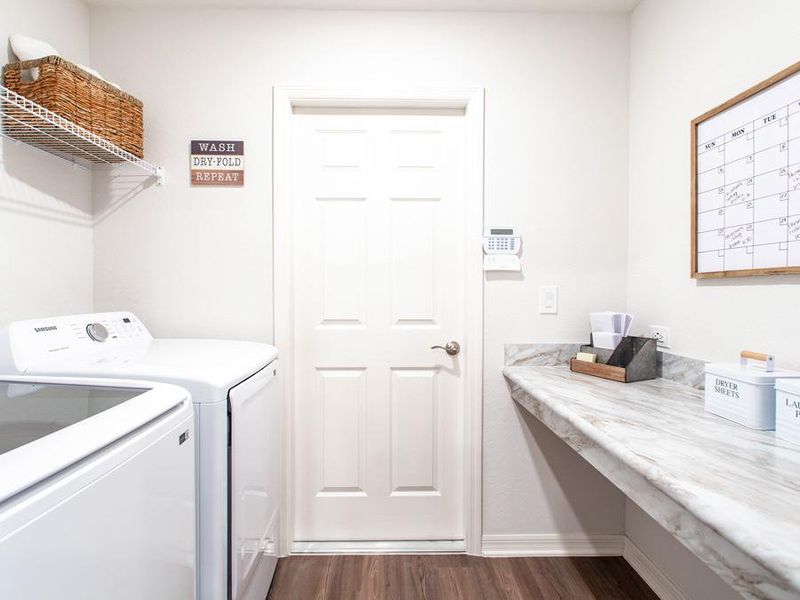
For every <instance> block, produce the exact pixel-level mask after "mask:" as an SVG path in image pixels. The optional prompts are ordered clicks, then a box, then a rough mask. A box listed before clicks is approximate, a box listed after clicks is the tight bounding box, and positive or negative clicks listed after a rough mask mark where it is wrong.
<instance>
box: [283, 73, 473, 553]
mask: <svg viewBox="0 0 800 600" xmlns="http://www.w3.org/2000/svg"><path fill="white" fill-rule="evenodd" d="M304 108H312V109H361V108H364V109H391V110H396V109H408V110H430V109H453V110H463V111H464V117H463V118H464V119H466V121H465V125H466V138H467V148H466V169H465V171H466V172H465V181H464V196H465V200H466V204H467V207H466V211H467V214H466V218H467V235H466V239H465V240H463V242H464V243H465V244H466V251H465V252H466V254H465V256H466V270H467V272H466V276H465V277H466V293H465V297H466V307H465V309H466V322H467V332H466V337H465V339H464V343H465V344H467V345H468V347H469V348H470V353H469V360H468V364H467V365H465V366H466V372H467V375H466V381H465V390H464V402H465V406H464V448H465V453H464V461H463V469H464V474H463V475H464V518H465V521H466V522H465V524H464V525H465V526H464V532H465V547H466V552H467V553H468V554H474V555H480V554H481V537H482V519H481V517H482V515H481V508H482V456H483V451H482V437H483V429H482V428H483V268H482V264H483V250H482V247H481V241H482V236H483V207H484V202H483V198H484V189H483V187H484V138H483V136H484V89H483V88H481V87H463V88H429V87H408V88H376V87H370V86H355V87H328V86H276V87H275V88H274V89H273V145H272V151H273V152H272V156H273V190H272V192H273V278H274V311H275V312H274V322H275V341H274V343H275V346H277V348H278V349H279V351H280V353H281V363H282V365H283V373H282V375H281V382H280V385H281V389H282V394H283V406H284V423H283V427H282V440H281V442H282V444H281V445H282V451H283V461H282V463H283V473H282V477H281V480H282V483H281V489H282V502H281V511H282V513H283V514H282V517H281V524H282V532H281V554H282V555H286V554H289V552H290V550H291V547H292V543H293V542H294V534H293V524H294V514H293V503H294V498H293V494H294V465H295V463H294V455H293V448H294V440H293V438H292V436H293V432H294V389H293V387H294V360H293V355H294V308H293V307H294V283H293V275H292V264H293V258H294V257H293V244H294V239H293V233H292V232H293V227H292V223H293V221H292V219H293V211H292V202H291V198H292V188H291V182H292V163H291V142H292V138H291V136H292V118H293V115H294V111H295V110H296V109H304ZM434 549H435V548H434ZM368 550H369V548H366V547H364V548H361V550H360V551H362V552H363V551H368ZM423 550H425V546H424V545H421V546H420V548H419V549H417V548H411V547H409V546H407V545H403V544H400V543H398V544H397V547H396V548H395V547H393V545H392V544H387V543H385V542H384V543H381V544H379V545H376V546H375V551H381V552H415V551H423ZM326 551H328V552H331V551H341V552H347V551H348V548H347V547H346V546H343V547H342V548H336V547H334V546H330V545H326ZM350 551H352V550H350Z"/></svg>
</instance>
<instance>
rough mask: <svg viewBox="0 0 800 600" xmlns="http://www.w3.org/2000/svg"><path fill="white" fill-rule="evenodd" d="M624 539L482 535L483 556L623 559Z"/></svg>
mask: <svg viewBox="0 0 800 600" xmlns="http://www.w3.org/2000/svg"><path fill="white" fill-rule="evenodd" d="M624 547H625V536H624V535H622V534H615V535H561V534H557V533H552V534H550V533H544V534H541V533H539V534H511V535H484V536H483V555H484V556H622V552H623V550H624Z"/></svg>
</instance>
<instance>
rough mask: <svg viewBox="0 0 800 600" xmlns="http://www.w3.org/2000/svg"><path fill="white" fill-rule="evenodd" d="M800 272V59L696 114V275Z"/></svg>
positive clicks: (693, 138)
mask: <svg viewBox="0 0 800 600" xmlns="http://www.w3.org/2000/svg"><path fill="white" fill-rule="evenodd" d="M780 273H800V63H798V64H796V65H794V66H792V67H790V68H788V69H786V70H784V71H782V72H780V73H778V74H777V75H774V76H773V77H771V78H769V79H768V80H766V81H764V82H762V83H760V84H758V85H756V86H754V87H753V88H750V89H749V90H747V91H745V92H743V93H742V94H739V95H738V96H736V97H735V98H732V99H731V100H729V101H728V102H726V103H725V104H723V105H721V106H719V107H717V108H715V109H713V110H711V111H709V112H707V113H706V114H704V115H702V116H700V117H698V118H697V119H695V120H694V121H692V277H697V278H704V277H728V276H738V275H765V274H780Z"/></svg>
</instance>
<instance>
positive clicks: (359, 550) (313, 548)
mask: <svg viewBox="0 0 800 600" xmlns="http://www.w3.org/2000/svg"><path fill="white" fill-rule="evenodd" d="M465 550H466V545H465V544H464V540H442V541H435V542H426V541H412V542H395V541H389V542H371V541H363V542H294V543H293V544H292V554H432V553H449V554H455V553H460V554H463V553H464V551H465Z"/></svg>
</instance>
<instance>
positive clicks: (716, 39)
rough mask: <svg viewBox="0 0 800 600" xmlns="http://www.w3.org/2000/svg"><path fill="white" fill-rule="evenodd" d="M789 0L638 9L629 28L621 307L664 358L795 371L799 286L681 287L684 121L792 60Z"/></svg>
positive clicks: (675, 0) (793, 281) (691, 0)
mask: <svg viewBox="0 0 800 600" xmlns="http://www.w3.org/2000/svg"><path fill="white" fill-rule="evenodd" d="M798 39H800V4H799V3H797V2H796V1H794V0H770V1H769V2H751V1H749V0H726V1H725V2H719V1H717V0H672V1H669V2H667V1H664V0H644V1H643V2H642V3H641V5H640V6H639V7H638V8H637V9H636V10H635V12H634V13H633V16H632V19H631V79H630V208H629V211H630V226H629V234H628V235H629V263H628V264H629V279H628V288H629V294H628V300H629V303H628V308H629V309H630V310H631V311H632V312H633V313H634V314H635V315H636V318H637V321H638V323H639V325H640V326H641V325H646V324H659V325H667V326H669V327H671V328H672V346H673V347H672V350H673V351H674V352H676V353H678V354H685V355H689V356H694V357H696V358H702V359H709V360H723V361H728V362H730V361H733V360H735V358H736V355H737V353H738V351H739V350H743V349H757V350H761V351H764V352H773V353H775V354H776V355H777V358H778V361H779V362H782V363H784V364H786V363H787V362H788V363H800V348H799V347H798V345H797V343H796V340H797V338H798V337H800V319H797V318H792V317H791V315H794V314H796V311H797V306H798V302H800V287H799V286H798V284H800V277H798V276H779V277H747V278H739V279H735V280H731V281H722V280H704V281H694V280H692V279H690V278H689V258H690V255H689V252H690V250H689V237H690V233H689V181H690V174H689V122H690V121H691V119H693V118H694V117H697V116H698V115H700V114H702V113H704V112H705V111H707V110H709V109H711V108H713V107H715V106H717V105H719V104H721V103H722V102H724V101H726V100H728V99H729V98H731V97H733V96H734V95H736V94H738V93H739V92H741V91H743V90H745V89H747V88H748V87H750V86H752V85H754V84H756V83H758V82H760V81H761V80H763V79H766V78H767V77H769V76H770V75H773V74H774V73H776V72H777V71H779V70H780V69H783V68H784V67H787V66H789V65H791V64H793V63H794V62H796V61H797V60H798V59H800V53H798V47H797V40H798Z"/></svg>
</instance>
